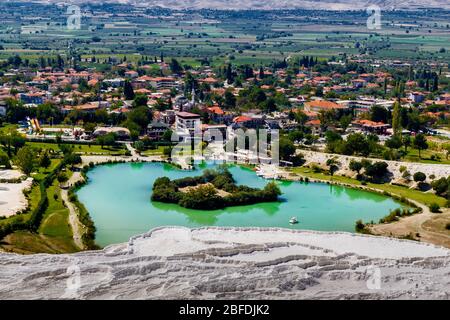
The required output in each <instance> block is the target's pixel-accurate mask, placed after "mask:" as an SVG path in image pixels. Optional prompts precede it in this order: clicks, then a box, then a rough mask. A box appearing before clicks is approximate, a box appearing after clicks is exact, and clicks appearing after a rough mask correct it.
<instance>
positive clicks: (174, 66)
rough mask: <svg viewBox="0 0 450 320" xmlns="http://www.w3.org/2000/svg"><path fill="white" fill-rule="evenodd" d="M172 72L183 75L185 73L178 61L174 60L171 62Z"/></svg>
mask: <svg viewBox="0 0 450 320" xmlns="http://www.w3.org/2000/svg"><path fill="white" fill-rule="evenodd" d="M170 71H172V73H175V74H181V73H182V72H183V67H182V66H181V64H180V63H179V62H178V60H177V59H174V58H172V60H171V61H170Z"/></svg>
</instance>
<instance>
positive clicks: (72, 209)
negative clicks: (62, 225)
mask: <svg viewBox="0 0 450 320" xmlns="http://www.w3.org/2000/svg"><path fill="white" fill-rule="evenodd" d="M82 179H83V177H82V176H81V174H80V173H79V172H74V173H73V175H72V177H71V178H70V179H69V182H68V183H69V185H73V184H74V183H75V182H77V181H80V180H82ZM61 198H62V200H63V201H64V203H65V204H66V206H67V208H68V209H69V223H70V226H71V227H72V233H73V241H74V242H75V245H76V246H77V247H79V248H80V249H81V250H83V249H84V244H83V240H82V235H83V233H84V232H83V225H82V224H81V222H80V220H79V219H78V209H77V207H76V206H75V205H74V204H73V203H72V202H70V200H69V191H67V190H61Z"/></svg>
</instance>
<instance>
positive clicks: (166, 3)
mask: <svg viewBox="0 0 450 320" xmlns="http://www.w3.org/2000/svg"><path fill="white" fill-rule="evenodd" d="M38 2H45V3H49V2H50V3H62V2H70V3H74V4H76V3H82V2H85V3H86V2H89V3H122V4H132V5H135V6H145V7H162V8H169V9H205V8H208V9H230V10H239V9H241V10H245V9H261V10H268V9H323V10H364V9H366V8H368V7H369V6H370V5H378V6H379V7H380V8H382V9H385V10H386V9H388V10H391V9H410V10H411V9H418V8H441V9H450V1H449V0H72V1H71V0H68V1H62V0H40V1H39V0H38Z"/></svg>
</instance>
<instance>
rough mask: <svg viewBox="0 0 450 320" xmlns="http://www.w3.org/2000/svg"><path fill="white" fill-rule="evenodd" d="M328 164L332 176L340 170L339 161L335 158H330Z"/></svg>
mask: <svg viewBox="0 0 450 320" xmlns="http://www.w3.org/2000/svg"><path fill="white" fill-rule="evenodd" d="M327 166H328V172H329V173H330V176H331V177H333V176H334V174H335V172H336V171H338V170H339V162H338V161H337V160H336V159H335V158H332V159H328V160H327Z"/></svg>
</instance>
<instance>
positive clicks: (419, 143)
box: [413, 133, 428, 159]
mask: <svg viewBox="0 0 450 320" xmlns="http://www.w3.org/2000/svg"><path fill="white" fill-rule="evenodd" d="M413 146H414V147H415V148H416V149H417V150H419V158H420V159H422V154H421V152H422V150H426V149H428V143H427V138H426V137H425V135H424V134H422V133H419V134H417V135H416V137H415V138H414V141H413Z"/></svg>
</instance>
